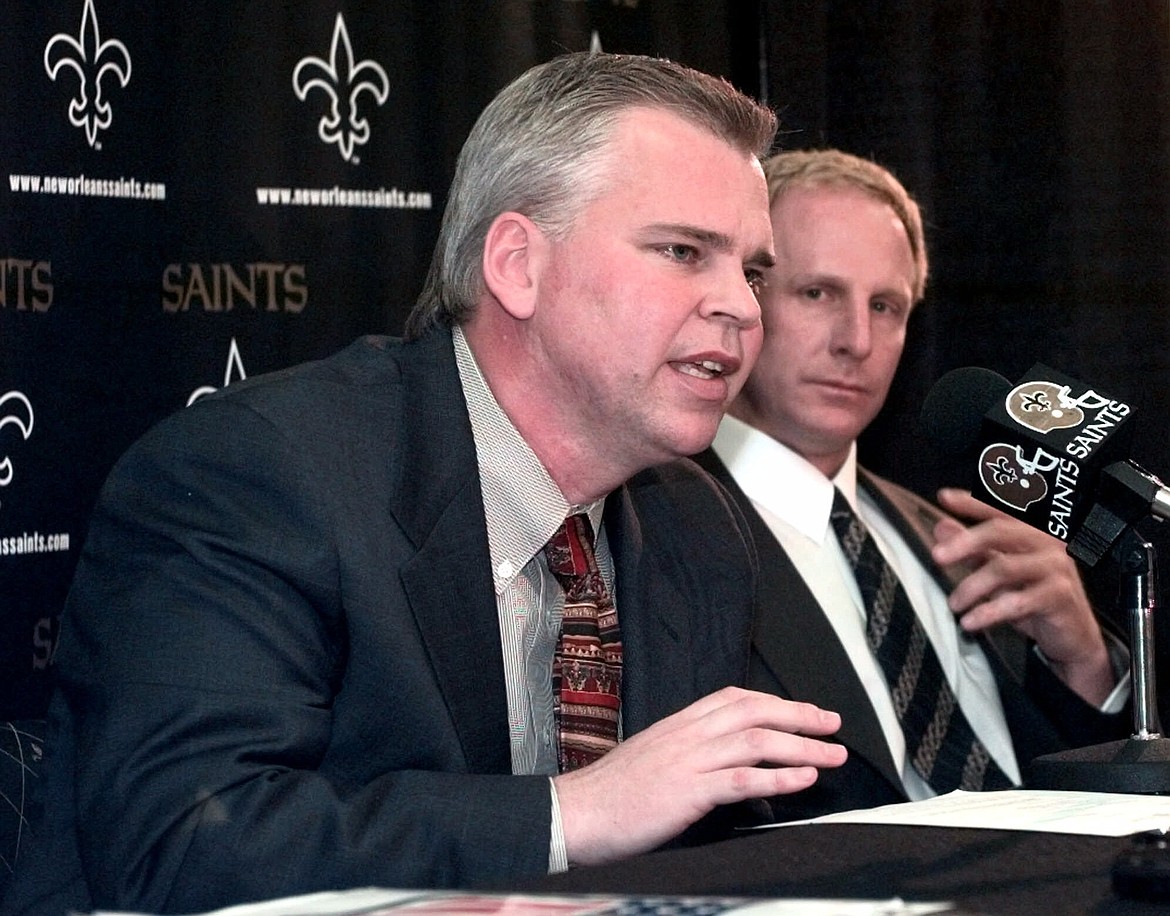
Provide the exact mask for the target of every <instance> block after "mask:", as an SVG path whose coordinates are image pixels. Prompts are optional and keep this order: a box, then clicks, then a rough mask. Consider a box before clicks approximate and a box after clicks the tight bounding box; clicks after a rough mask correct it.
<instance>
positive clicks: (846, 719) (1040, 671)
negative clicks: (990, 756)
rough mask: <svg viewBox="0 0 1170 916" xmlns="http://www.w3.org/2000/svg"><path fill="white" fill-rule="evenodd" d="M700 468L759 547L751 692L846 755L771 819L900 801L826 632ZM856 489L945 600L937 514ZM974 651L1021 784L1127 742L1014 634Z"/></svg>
mask: <svg viewBox="0 0 1170 916" xmlns="http://www.w3.org/2000/svg"><path fill="white" fill-rule="evenodd" d="M698 460H699V463H700V464H701V465H703V466H704V467H706V468H707V469H708V470H709V471H711V472H712V473H713V474H714V475H715V477H716V478H717V479H719V480H720V481H721V482H722V483H723V484H724V485H725V486H727V488H728V489H729V491H730V492H731V494H732V497H733V499H735V500H736V502H738V503H739V505H740V508H741V509H743V511H744V513H745V514H746V515H747V517H748V524H749V525H750V527H751V529H752V533H753V536H754V537H755V539H756V548H757V552H758V554H759V558H760V592H759V595H760V603H759V607H758V609H757V613H756V622H755V625H754V632H753V635H752V656H751V665H750V671H749V676H748V686H750V687H753V688H755V689H757V690H762V691H766V692H768V693H774V694H778V695H779V696H782V697H786V698H789V699H794V700H805V701H808V702H811V703H816V704H817V705H818V706H821V707H824V708H826V709H831V710H834V711H836V712H839V713H840V714H841V720H842V724H841V729H840V731H839V732H838V733H837V735H836V740H838V741H840V742H841V743H842V744H844V745H845V746H846V747H847V748H848V749H849V759H848V761H847V762H846V764H845V765H844V766H842V767H840V768H838V769H834V770H829V769H826V770H822V771H821V774H820V776H819V778H818V779H817V782H816V783H815V784H814V786H813V787H812V788H810V789H808V790H806V791H805V792H800V793H797V794H795V795H790V796H781V797H777V798H774V799H772V808H773V812H774V814H775V817H776V819H777V820H797V819H803V818H808V817H816V816H818V815H821V814H827V813H830V812H833V811H847V810H850V809H854V808H870V807H874V806H877V805H885V804H893V803H895V802H900V801H906V793H905V790H904V788H903V786H902V782H901V779H900V778H899V775H898V767H896V766H895V764H894V760H893V758H892V757H891V755H890V751H889V746H888V745H887V744H886V740H885V737H884V736H883V734H882V730H881V726H880V724H879V722H878V719H877V715H876V714H875V713H874V710H873V706H872V705H871V703H870V700H869V697H868V695H867V694H866V693H865V689H864V688H863V687H862V684H861V681H860V680H859V679H858V677H857V675H856V672H855V671H854V668H853V665H852V663H851V662H850V660H849V657H848V655H847V653H846V651H845V648H844V647H843V646H842V645H841V642H840V640H838V639H837V635H836V632H835V631H834V630H833V626H832V624H831V623H829V620H828V618H827V617H826V616H825V613H824V611H823V610H822V609H821V606H820V605H819V604H818V603H817V601H816V599H815V598H814V597H813V595H812V592H811V591H809V589H808V586H807V585H805V582H804V579H803V578H802V577H801V575H800V573H799V572H798V571H797V569H796V567H795V566H794V565H793V563H792V561H791V560H790V559H789V558H788V555H787V554H786V553H785V552H784V549H783V548H782V547H781V546H780V543H779V541H777V540H776V537H775V535H773V534H772V532H771V530H770V529H769V528H768V526H767V524H766V523H765V522H764V520H763V519H762V518H761V517H760V515H759V513H758V512H757V511H756V510H755V508H754V507H753V506H752V503H751V500H750V499H748V497H747V495H746V494H745V493H744V492H743V490H742V489H741V488H740V487H739V486H738V484H736V483H735V481H734V479H733V478H732V477H731V474H730V472H729V471H728V470H727V468H726V466H725V465H724V464H723V463H722V462H721V461H720V460H719V458H718V456H717V455H715V453H714V451H711V450H708V451H707V452H704V453H703V454H702V455H701V456H699V459H698ZM859 483H860V484H861V485H862V486H864V487H866V488H867V490H868V492H869V493H870V494H871V495H872V496H873V497H874V499H875V500H876V501H877V503H878V505H879V506H880V507H881V510H882V512H883V513H884V514H885V515H886V516H887V517H888V518H889V519H890V520H891V522H893V523H894V524H895V526H896V527H897V528H898V530H899V532H900V534H901V535H902V537H903V538H904V539H905V540H906V542H907V544H908V545H909V546H910V547H911V548H912V549H913V550H914V552H915V554H916V555H917V557H918V559H919V560H920V561H921V562H922V563H923V565H924V566H925V567H926V568H927V569H928V570H929V571H930V572H931V573H932V574H933V575H934V577H935V579H936V580H937V581H938V582H939V584H940V585H941V586H942V588H943V590H944V591H945V592H948V593H949V592H950V591H951V589H952V588H953V587H954V585H955V584H956V583H957V582H958V580H959V578H961V576H962V574H963V571H962V570H961V569H948V570H944V569H941V568H940V567H938V566H937V564H935V563H934V562H933V560H931V558H930V547H931V546H932V544H933V542H934V537H933V533H932V532H933V528H934V526H935V524H936V523H937V522H938V520H939V519H941V518H942V517H943V513H942V511H941V510H940V509H938V508H937V507H936V506H934V505H933V504H931V503H929V502H927V501H926V500H924V499H921V498H920V497H918V496H916V495H915V494H913V493H911V492H910V491H908V490H905V489H903V488H902V487H899V486H897V485H896V484H893V483H891V482H890V481H887V480H883V479H882V478H879V477H877V476H876V475H873V474H869V473H867V472H865V471H863V470H859ZM981 641H982V642H983V648H984V651H985V652H986V653H987V656H988V658H989V660H990V662H991V666H992V670H993V671H994V672H995V677H996V682H997V684H998V686H999V694H1000V699H1001V701H1002V703H1003V707H1004V713H1005V715H1006V718H1007V723H1008V728H1009V730H1010V732H1011V736H1012V744H1013V746H1014V748H1015V752H1016V756H1017V758H1018V760H1019V762H1020V765H1021V768H1022V769H1023V771H1024V777H1025V783H1026V781H1027V766H1028V763H1029V762H1030V761H1031V760H1032V759H1034V758H1035V757H1037V756H1039V755H1041V754H1048V753H1055V752H1057V751H1061V750H1066V749H1068V748H1070V747H1079V746H1083V745H1088V744H1095V743H1098V742H1102V741H1109V740H1114V739H1118V738H1123V737H1126V736H1127V735H1128V734H1129V727H1130V726H1131V725H1132V720H1131V718H1130V715H1129V713H1128V712H1122V713H1119V714H1117V715H1104V714H1102V713H1101V712H1100V711H1098V710H1097V709H1095V708H1094V707H1092V706H1090V705H1089V704H1087V703H1085V702H1084V701H1083V700H1081V699H1080V697H1078V696H1077V695H1076V694H1075V693H1073V692H1072V691H1071V690H1069V689H1068V688H1067V687H1066V686H1065V685H1064V684H1063V683H1062V682H1061V681H1060V680H1059V679H1058V678H1057V677H1056V676H1055V675H1053V674H1052V672H1051V671H1050V670H1049V669H1048V668H1047V666H1045V665H1044V664H1043V662H1041V661H1039V660H1038V659H1037V658H1036V657H1035V653H1034V652H1032V651H1030V646H1029V645H1028V644H1027V643H1026V642H1025V641H1024V640H1023V639H1022V638H1021V637H1020V636H1019V635H1018V634H1017V632H1016V631H1015V630H1013V629H1011V628H1009V627H1003V628H998V629H997V630H996V631H995V632H994V633H991V634H988V635H986V636H985V637H983V638H982V639H981Z"/></svg>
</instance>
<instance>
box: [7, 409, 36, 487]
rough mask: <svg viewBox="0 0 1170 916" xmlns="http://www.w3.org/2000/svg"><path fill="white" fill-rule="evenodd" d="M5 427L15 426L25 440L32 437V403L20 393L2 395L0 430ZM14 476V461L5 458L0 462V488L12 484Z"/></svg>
mask: <svg viewBox="0 0 1170 916" xmlns="http://www.w3.org/2000/svg"><path fill="white" fill-rule="evenodd" d="M5 426H15V427H16V428H17V430H18V431H19V432H20V435H21V437H22V438H24V439H28V437H29V436H31V435H32V431H33V409H32V402H31V401H29V399H28V398H26V397H25V396H24V395H23V394H21V393H20V392H19V391H9V392H7V393H6V394H3V395H0V430H2V429H4V427H5ZM12 475H13V467H12V459H11V458H9V457H7V456H5V457H4V460H3V461H0V487H6V486H8V485H9V484H10V483H12Z"/></svg>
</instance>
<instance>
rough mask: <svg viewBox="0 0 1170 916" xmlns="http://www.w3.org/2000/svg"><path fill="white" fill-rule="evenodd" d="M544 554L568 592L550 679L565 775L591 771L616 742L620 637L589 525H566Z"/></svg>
mask: <svg viewBox="0 0 1170 916" xmlns="http://www.w3.org/2000/svg"><path fill="white" fill-rule="evenodd" d="M544 553H545V557H546V559H547V560H548V568H549V570H550V571H551V572H552V574H553V575H554V576H556V579H557V581H558V582H560V584H561V588H563V589H564V592H565V612H564V615H563V616H562V618H561V637H560V643H559V644H558V646H557V650H556V654H555V655H554V657H553V677H552V680H553V683H552V689H553V710H554V715H555V717H556V722H557V731H558V747H557V756H558V761H559V768H560V771H561V772H562V773H563V772H565V771H567V770H575V769H577V768H578V767H583V766H585V765H586V764H589V763H592V762H593V761H594V760H596V759H597V758H598V757H600V756H601V755H602V754H604V753H605V752H606V751H608V750H609V749H610V748H612V747H614V746H615V745H616V744H617V742H618V712H619V710H620V708H621V695H622V636H621V631H620V630H619V628H618V620H617V611H616V610H615V609H614V606H613V601H612V599H611V598H610V596H609V591H608V590H607V589H606V587H605V582H604V580H603V579H602V578H601V572H600V571H599V570H598V568H597V559H596V558H595V557H594V555H593V528H592V526H591V525H590V524H589V519H588V517H587V516H585V515H571V516H569V517H568V518H567V519H565V521H564V523H563V524H562V525H561V527H560V528H558V529H557V533H556V534H554V535H553V536H552V539H551V540H550V541H549V542H548V544H546V545H545V548H544Z"/></svg>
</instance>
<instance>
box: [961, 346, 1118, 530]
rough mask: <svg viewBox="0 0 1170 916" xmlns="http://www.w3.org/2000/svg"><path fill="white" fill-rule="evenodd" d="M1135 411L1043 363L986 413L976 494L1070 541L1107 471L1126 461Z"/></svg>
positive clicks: (977, 470) (975, 487)
mask: <svg viewBox="0 0 1170 916" xmlns="http://www.w3.org/2000/svg"><path fill="white" fill-rule="evenodd" d="M1132 415H1133V410H1132V408H1131V407H1130V405H1129V404H1127V403H1125V402H1123V401H1120V400H1118V399H1117V398H1114V397H1112V396H1110V395H1108V394H1106V393H1104V392H1102V391H1100V390H1099V389H1096V388H1090V387H1087V386H1086V385H1085V384H1083V383H1081V382H1078V381H1076V380H1075V379H1072V378H1070V377H1069V376H1066V375H1064V374H1063V373H1061V372H1058V371H1057V370H1055V369H1052V368H1050V367H1049V366H1046V365H1044V364H1043V363H1037V364H1036V365H1034V366H1033V367H1032V368H1031V369H1030V370H1028V372H1027V373H1026V374H1025V375H1024V377H1023V378H1022V379H1021V380H1020V381H1019V382H1017V383H1016V384H1015V386H1014V387H1013V388H1012V389H1011V390H1010V391H1009V392H1008V394H1007V396H1006V397H1003V398H999V399H997V400H996V401H995V402H994V403H993V404H992V406H991V408H990V409H989V410H988V411H987V413H986V414H984V416H983V420H982V424H981V429H980V438H979V445H978V452H979V454H978V459H977V464H976V474H975V481H974V483H973V486H972V493H973V494H974V495H975V496H976V497H977V498H978V499H980V500H982V501H983V502H985V503H987V504H989V505H992V506H995V507H996V508H997V509H1000V510H1002V511H1004V512H1006V513H1008V514H1009V515H1012V516H1014V517H1016V518H1019V519H1021V520H1022V521H1024V522H1026V523H1027V524H1029V525H1031V526H1032V527H1033V528H1039V529H1040V530H1041V531H1047V532H1048V533H1049V534H1051V535H1053V536H1055V537H1058V538H1060V539H1061V540H1063V541H1066V542H1068V541H1070V540H1071V539H1072V538H1073V537H1074V536H1075V535H1076V533H1077V531H1078V530H1079V528H1080V526H1081V522H1082V521H1083V520H1084V517H1085V515H1086V514H1087V513H1088V511H1089V509H1090V508H1091V506H1092V502H1093V500H1092V496H1093V493H1094V490H1095V487H1096V482H1097V477H1098V475H1099V473H1100V471H1101V469H1102V468H1104V467H1105V466H1106V465H1108V464H1109V463H1110V462H1113V461H1118V460H1122V459H1124V458H1125V455H1126V452H1127V450H1128V446H1129V440H1130V439H1131V438H1132V432H1131V428H1130V426H1129V420H1130V418H1131V417H1132Z"/></svg>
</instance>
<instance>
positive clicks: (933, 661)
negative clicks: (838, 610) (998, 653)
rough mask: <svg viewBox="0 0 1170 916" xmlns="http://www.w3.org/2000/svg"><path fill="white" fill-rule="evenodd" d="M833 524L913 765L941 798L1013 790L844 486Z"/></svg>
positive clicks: (837, 495)
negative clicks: (962, 791) (957, 792)
mask: <svg viewBox="0 0 1170 916" xmlns="http://www.w3.org/2000/svg"><path fill="white" fill-rule="evenodd" d="M831 521H832V524H833V530H834V531H835V532H836V533H837V539H838V540H839V541H840V542H841V548H842V550H844V552H845V557H846V558H847V559H848V560H849V565H850V566H852V567H853V574H854V576H855V577H856V578H857V585H858V588H859V589H860V590H861V597H862V601H863V602H864V605H865V635H866V639H867V640H868V641H869V647H870V649H871V650H872V651H873V653H874V656H875V657H876V658H877V661H878V664H879V665H880V667H881V669H882V673H883V674H884V675H885V678H886V682H887V683H888V684H889V685H890V694H891V696H892V698H893V701H894V712H895V713H896V714H897V717H898V722H899V724H900V725H901V726H902V733H903V734H904V735H905V737H906V750H907V753H908V754H909V756H910V762H911V764H912V765H913V767H914V769H915V770H916V771H917V772H918V774H919V775H920V776H921V777H922V778H923V779H925V780H926V782H927V783H928V784H929V785H930V787H931V788H932V789H934V791H935V792H937V793H939V794H940V795H941V794H943V793H946V792H950V791H953V790H954V789H968V790H979V789H1006V788H1010V787H1011V785H1012V783H1011V780H1009V779H1008V778H1007V776H1005V775H1004V773H1003V771H1002V770H1000V768H999V766H998V765H997V764H996V762H995V761H994V760H993V759H992V758H991V755H990V754H989V753H988V752H987V748H985V747H984V746H983V742H982V741H980V740H979V739H978V738H977V737H975V732H974V731H973V730H972V728H971V725H970V723H968V722H967V717H966V716H965V715H963V710H962V709H961V708H960V707H959V704H958V702H957V701H956V699H955V695H954V692H953V691H952V690H951V687H950V684H948V683H947V679H946V676H945V675H944V674H943V670H942V664H941V663H940V662H939V660H938V655H936V654H935V651H934V646H933V645H932V644H931V642H930V639H929V637H928V636H927V635H926V631H925V630H924V629H923V628H922V623H921V622H920V621H919V619H918V615H917V614H915V613H914V609H913V608H912V607H911V606H910V600H909V599H908V598H907V597H906V592H905V591H904V590H903V588H902V583H901V582H899V581H898V577H897V575H896V574H895V573H894V570H893V569H892V568H891V567H890V565H889V564H888V563H887V562H886V561H885V559H884V558H883V557H882V555H881V552H880V551H879V550H878V548H877V545H876V544H874V542H873V538H871V537H870V536H869V532H868V531H867V530H866V528H865V525H864V524H862V521H861V519H859V518H858V517H857V515H856V514H855V513H854V512H853V509H852V508H851V507H850V505H849V503H848V501H847V500H846V499H845V497H844V495H843V494H842V493H841V491H840V490H837V491H836V493H835V495H834V497H833V512H832V515H831Z"/></svg>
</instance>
